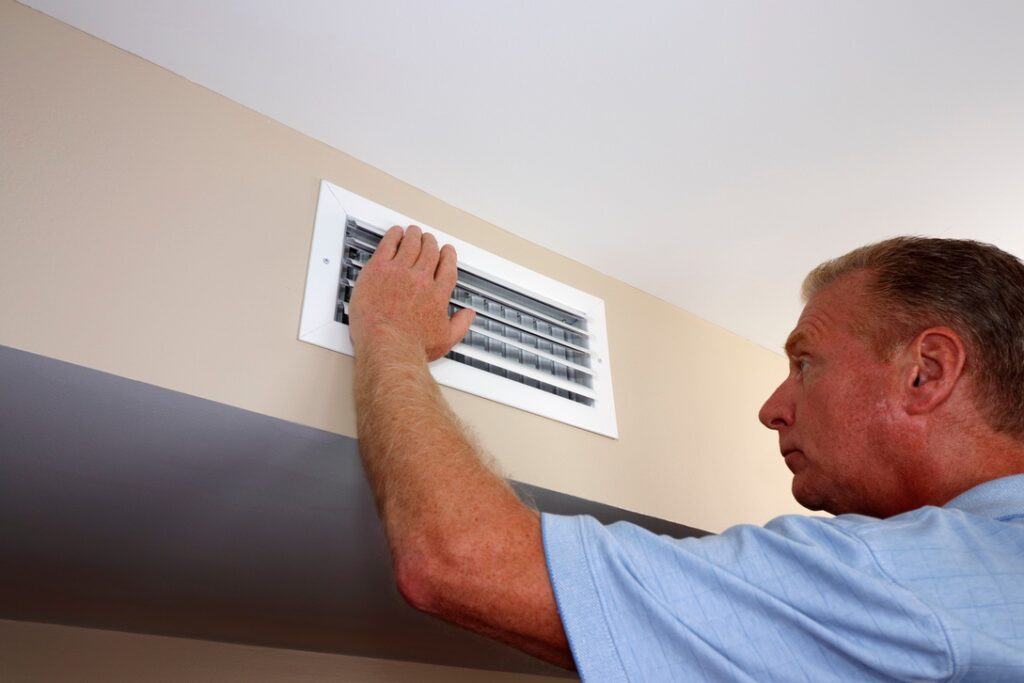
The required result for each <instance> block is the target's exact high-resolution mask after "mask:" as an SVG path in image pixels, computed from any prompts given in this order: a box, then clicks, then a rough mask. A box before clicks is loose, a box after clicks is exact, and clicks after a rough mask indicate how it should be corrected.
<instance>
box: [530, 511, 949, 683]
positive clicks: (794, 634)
mask: <svg viewBox="0 0 1024 683" xmlns="http://www.w3.org/2000/svg"><path fill="white" fill-rule="evenodd" d="M543 533H544V549H545V555H546V557H547V562H548V571H549V574H550V576H551V582H552V586H553V587H554V591H555V597H556V599H557V602H558V609H559V613H560V615H561V617H562V622H563V624H564V626H565V630H566V634H567V636H568V639H569V644H570V647H571V648H572V651H573V656H574V658H575V660H576V665H577V669H578V670H579V672H580V675H581V677H582V678H583V680H585V681H586V680H592V681H601V682H604V681H675V680H679V681H698V680H699V681H751V682H754V681H757V682H758V683H763V682H764V681H786V682H787V683H789V682H791V681H815V682H818V681H826V680H836V681H839V680H857V681H890V680H893V679H896V680H917V681H926V680H947V679H949V677H950V676H951V675H952V673H953V670H954V667H953V660H952V656H951V652H950V646H949V642H948V639H947V637H946V634H945V631H944V629H943V627H942V625H941V623H940V622H939V620H938V618H937V617H936V616H935V614H934V613H933V611H932V610H931V609H930V608H929V607H927V606H926V605H924V604H923V603H922V602H921V601H920V600H918V599H917V598H916V597H915V596H914V595H913V594H912V593H910V592H909V591H908V590H906V589H905V588H903V587H901V586H899V585H897V584H896V583H894V582H893V581H892V580H891V579H890V578H889V577H888V576H887V575H886V574H885V573H884V572H883V571H882V570H881V569H880V568H879V566H878V564H877V562H875V559H874V557H873V556H872V554H871V550H870V548H869V547H868V546H867V545H866V544H865V543H864V542H863V541H862V540H861V539H860V538H858V537H857V536H856V535H855V534H853V533H851V532H850V531H849V530H848V529H846V528H844V527H843V525H842V524H841V523H839V522H837V521H836V520H833V519H822V518H814V517H802V516H796V515H793V516H786V517H780V518H778V519H776V520H773V521H772V522H770V523H769V524H768V525H766V526H765V527H755V526H746V525H743V526H737V527H733V528H731V529H729V530H728V531H726V532H725V533H723V534H721V535H718V536H708V537H704V538H687V539H681V540H677V539H671V538H668V537H664V536H657V535H655V534H652V533H650V532H648V531H646V530H644V529H642V528H640V527H637V526H635V525H631V524H626V523H621V522H620V523H617V524H613V525H610V526H603V525H601V524H600V523H598V522H597V521H596V520H595V519H593V518H591V517H563V516H557V515H548V514H545V515H544V516H543Z"/></svg>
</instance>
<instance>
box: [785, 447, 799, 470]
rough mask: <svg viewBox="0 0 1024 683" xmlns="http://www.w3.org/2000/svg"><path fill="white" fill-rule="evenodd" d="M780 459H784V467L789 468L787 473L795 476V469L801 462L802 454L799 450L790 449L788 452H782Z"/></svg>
mask: <svg viewBox="0 0 1024 683" xmlns="http://www.w3.org/2000/svg"><path fill="white" fill-rule="evenodd" d="M782 457H783V459H785V461H786V467H788V468H789V471H790V472H793V473H794V474H796V467H797V466H798V464H799V463H800V461H802V460H803V458H804V453H803V451H801V450H800V449H799V448H790V449H789V450H785V451H782Z"/></svg>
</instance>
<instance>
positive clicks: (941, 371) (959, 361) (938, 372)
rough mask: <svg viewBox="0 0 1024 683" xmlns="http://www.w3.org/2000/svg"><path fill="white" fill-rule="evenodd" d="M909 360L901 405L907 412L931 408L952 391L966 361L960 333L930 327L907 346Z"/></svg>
mask: <svg viewBox="0 0 1024 683" xmlns="http://www.w3.org/2000/svg"><path fill="white" fill-rule="evenodd" d="M907 352H908V354H909V360H910V363H909V364H908V366H909V372H908V373H907V376H906V383H905V386H904V396H905V406H906V409H907V412H908V413H909V414H911V415H921V414H924V413H928V412H931V411H932V410H935V408H937V407H938V406H940V405H942V403H943V402H945V400H946V399H948V398H949V397H950V395H951V394H952V393H953V389H955V388H956V385H957V382H959V381H960V378H961V376H962V375H963V371H964V363H965V362H966V361H967V349H966V347H965V346H964V343H963V340H962V339H960V335H959V334H957V333H956V332H954V331H953V330H951V329H950V328H948V327H930V328H928V329H927V330H925V331H923V332H921V333H920V334H918V335H917V336H916V337H914V340H913V341H912V342H911V343H910V345H909V347H908V348H907Z"/></svg>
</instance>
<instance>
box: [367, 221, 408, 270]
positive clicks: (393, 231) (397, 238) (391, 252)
mask: <svg viewBox="0 0 1024 683" xmlns="http://www.w3.org/2000/svg"><path fill="white" fill-rule="evenodd" d="M403 232H405V231H404V230H402V226H400V225H393V226H391V228H390V229H389V230H388V231H387V232H386V233H384V237H382V238H381V239H380V244H378V245H377V250H376V251H375V252H374V254H373V255H374V256H377V257H379V258H380V259H381V260H382V261H390V260H391V259H393V258H395V253H396V252H397V251H398V243H399V242H401V241H402V233H403Z"/></svg>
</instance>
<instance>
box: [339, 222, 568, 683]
mask: <svg viewBox="0 0 1024 683" xmlns="http://www.w3.org/2000/svg"><path fill="white" fill-rule="evenodd" d="M455 279H456V256H455V250H454V249H452V247H451V246H445V247H444V249H442V250H440V251H439V250H438V245H437V241H436V240H435V239H434V237H433V236H431V235H422V233H421V231H420V229H419V228H417V227H415V226H413V227H410V228H409V229H408V230H407V231H406V232H405V233H404V235H403V231H402V229H401V228H398V227H394V228H392V229H391V230H389V231H388V232H387V234H386V235H385V236H384V238H383V239H382V240H381V243H380V245H379V246H378V248H377V252H376V253H375V254H374V256H373V257H372V258H371V259H370V261H369V262H368V263H367V264H366V266H365V267H364V268H363V271H362V273H360V275H359V280H358V283H357V285H356V288H355V293H354V295H353V300H352V307H351V334H352V340H353V344H354V346H355V359H356V375H355V394H356V411H357V418H358V432H359V451H360V454H361V456H362V459H363V465H364V468H365V469H366V474H367V477H368V478H369V481H370V485H371V487H372V489H373V492H374V496H375V498H376V501H377V508H378V512H379V513H380V516H381V519H382V520H383V523H384V529H385V532H386V534H387V537H388V542H389V544H390V546H391V555H392V561H393V563H394V566H395V575H396V578H397V581H398V587H399V590H400V591H401V592H402V595H404V596H405V598H406V599H407V600H408V601H409V602H410V604H412V605H413V606H414V607H416V608H417V609H420V610H423V611H425V612H428V613H430V614H433V615H435V616H438V617H441V618H442V619H446V620H448V621H452V622H454V623H456V624H459V625H461V626H464V627H466V628H469V629H471V630H473V631H477V632H478V633H482V634H484V635H487V636H490V637H493V638H497V639H499V640H502V641H504V642H506V643H508V644H510V645H513V646H515V647H518V648H520V649H522V650H525V651H526V652H529V653H530V654H533V655H536V656H538V657H541V658H543V659H546V660H549V661H551V662H554V663H556V664H559V665H561V666H564V667H567V668H572V667H573V661H572V656H571V654H570V652H569V647H568V643H567V641H566V637H565V632H564V630H563V628H562V623H561V620H560V619H559V616H558V611H557V608H556V606H555V599H554V594H553V592H552V589H551V583H550V580H549V578H548V574H547V566H546V562H545V559H544V550H543V546H542V541H541V531H540V517H539V515H538V514H537V512H536V511H534V510H531V509H530V508H528V507H526V506H525V505H524V504H523V503H522V502H520V500H519V499H518V497H517V496H516V495H515V493H514V492H513V491H512V489H511V488H510V487H509V486H508V484H507V483H506V482H505V481H504V480H503V479H501V478H500V477H498V476H497V475H496V474H494V472H492V471H491V470H490V469H489V468H488V466H487V465H486V464H484V463H483V462H482V460H481V456H480V454H479V453H478V450H477V448H476V447H475V446H474V444H473V443H472V441H471V440H470V439H469V437H468V436H467V435H466V433H465V430H464V429H463V428H462V427H461V426H460V424H459V422H458V419H457V418H456V417H455V415H454V414H453V413H452V412H451V410H450V409H449V407H448V405H447V403H446V402H445V400H444V398H443V397H442V396H441V392H440V390H439V388H438V386H437V383H436V382H434V379H433V377H432V376H431V375H430V371H429V370H428V368H427V363H428V362H429V361H431V360H435V359H437V358H440V357H441V356H443V355H444V354H445V353H447V352H448V350H449V349H450V348H451V347H452V346H453V345H454V344H455V343H457V342H458V341H459V340H460V339H461V338H462V337H463V336H464V335H465V333H466V331H467V330H468V328H469V325H470V323H471V322H472V320H473V315H474V314H473V312H472V311H469V310H464V311H459V312H458V313H457V314H456V315H455V316H453V317H452V318H451V319H449V318H448V299H449V297H450V295H451V292H452V289H453V288H454V286H455Z"/></svg>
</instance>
